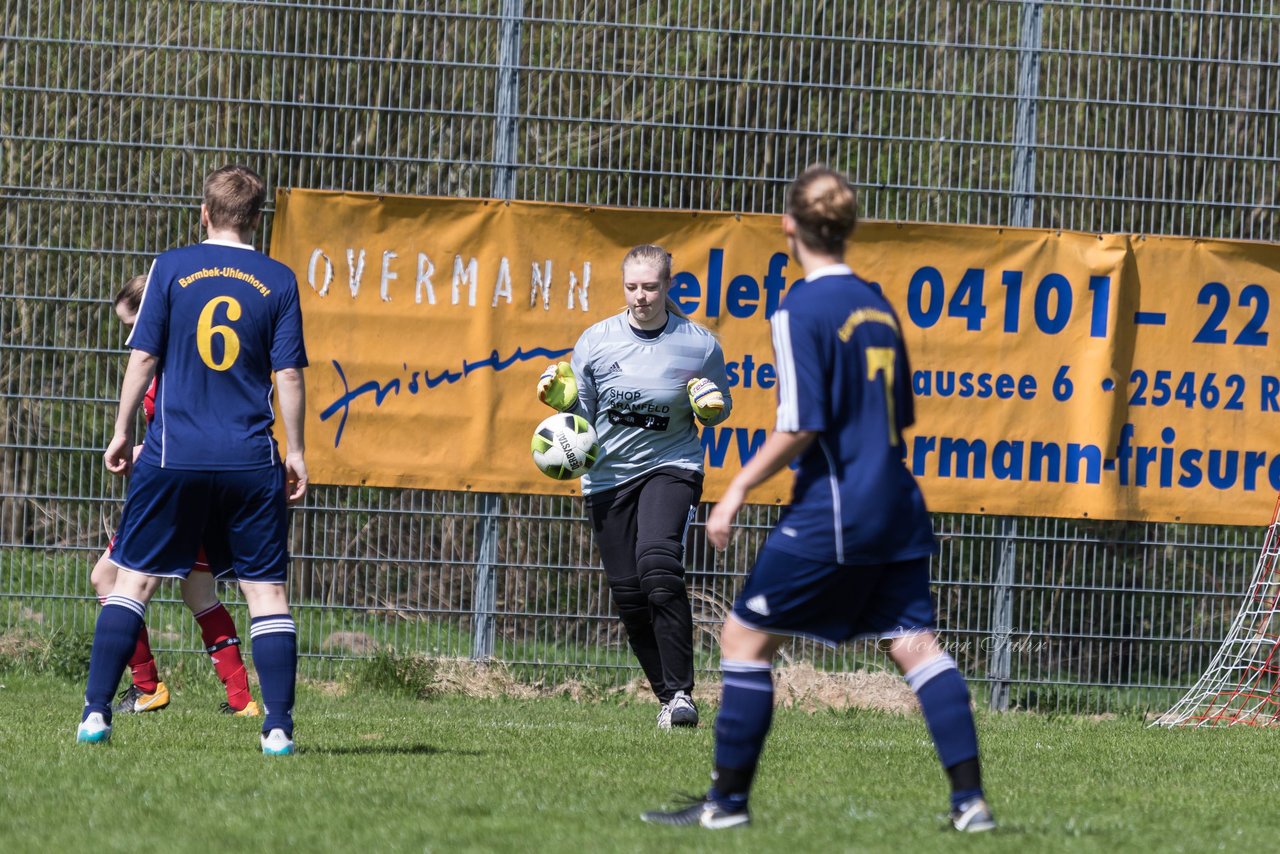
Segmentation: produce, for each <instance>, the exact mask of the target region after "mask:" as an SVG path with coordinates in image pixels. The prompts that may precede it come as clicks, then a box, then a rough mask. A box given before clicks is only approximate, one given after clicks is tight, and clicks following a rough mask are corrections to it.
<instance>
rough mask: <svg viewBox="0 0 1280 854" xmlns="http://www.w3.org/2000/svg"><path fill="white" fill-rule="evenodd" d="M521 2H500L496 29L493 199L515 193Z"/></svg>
mask: <svg viewBox="0 0 1280 854" xmlns="http://www.w3.org/2000/svg"><path fill="white" fill-rule="evenodd" d="M523 12H524V0H502V23H501V25H500V26H499V28H498V105H497V121H496V123H495V124H494V129H493V160H494V163H495V164H497V165H496V167H495V168H494V172H493V197H494V198H495V199H510V198H512V197H513V196H514V195H515V192H516V160H517V154H518V151H517V149H518V147H519V146H518V144H517V136H516V130H517V121H516V103H517V101H518V100H519V95H520V74H519V71H518V68H519V65H520V18H521V15H522V14H523Z"/></svg>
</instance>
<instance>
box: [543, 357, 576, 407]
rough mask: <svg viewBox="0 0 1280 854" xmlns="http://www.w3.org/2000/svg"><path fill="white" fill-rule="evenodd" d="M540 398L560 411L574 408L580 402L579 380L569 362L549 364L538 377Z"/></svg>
mask: <svg viewBox="0 0 1280 854" xmlns="http://www.w3.org/2000/svg"><path fill="white" fill-rule="evenodd" d="M538 400H540V401H542V402H543V403H545V404H546V405H547V406H550V407H551V408H552V409H554V410H557V411H558V412H565V411H566V410H569V409H572V408H573V405H574V404H575V403H577V402H578V381H577V380H576V379H574V378H573V368H571V367H569V363H568V362H557V363H556V364H554V365H547V369H546V370H545V371H543V372H542V376H540V377H538Z"/></svg>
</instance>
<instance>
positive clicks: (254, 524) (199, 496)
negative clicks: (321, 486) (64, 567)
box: [111, 463, 289, 584]
mask: <svg viewBox="0 0 1280 854" xmlns="http://www.w3.org/2000/svg"><path fill="white" fill-rule="evenodd" d="M201 545H203V546H204V550H205V554H206V555H207V556H208V561H209V568H210V569H211V570H212V571H213V573H214V574H215V575H227V574H228V573H231V574H234V575H235V577H236V578H238V579H240V580H241V581H253V582H270V583H281V584H282V583H284V581H285V579H286V577H287V572H288V567H289V508H288V503H287V500H286V495H285V472H284V466H274V467H272V468H265V469H252V470H250V471H224V472H214V471H190V470H185V469H162V468H159V467H157V466H152V465H147V464H145V463H140V464H138V465H135V466H134V467H133V475H132V476H131V477H130V478H129V491H128V494H127V496H126V497H125V502H124V513H122V514H121V517H120V530H118V531H117V532H116V538H115V545H114V547H112V549H111V560H112V562H113V563H115V564H116V565H117V566H119V567H121V568H122V569H128V570H132V571H134V572H141V573H143V574H145V575H158V576H163V577H166V578H186V577H187V574H188V573H189V572H190V571H191V567H192V565H193V564H195V563H196V556H197V555H198V554H199V552H200V547H201Z"/></svg>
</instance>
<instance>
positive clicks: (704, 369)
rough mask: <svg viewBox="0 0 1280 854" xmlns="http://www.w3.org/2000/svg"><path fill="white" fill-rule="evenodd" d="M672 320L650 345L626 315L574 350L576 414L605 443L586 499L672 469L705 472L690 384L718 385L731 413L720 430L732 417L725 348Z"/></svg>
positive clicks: (586, 479) (587, 480)
mask: <svg viewBox="0 0 1280 854" xmlns="http://www.w3.org/2000/svg"><path fill="white" fill-rule="evenodd" d="M668 318H669V319H668V320H667V326H666V328H665V329H664V330H663V331H662V334H661V335H659V336H658V337H657V338H654V339H651V340H650V339H646V338H642V337H640V335H638V334H636V332H635V330H633V329H632V327H631V323H630V322H629V321H628V320H627V312H626V311H623V312H622V313H620V314H616V315H614V316H613V317H610V318H608V319H607V320H602V321H600V322H599V323H597V324H595V325H594V326H591V327H590V328H588V329H587V331H586V332H583V333H582V337H580V338H579V339H578V343H577V345H575V346H574V348H573V375H574V377H576V378H577V380H578V404H577V406H576V407H575V410H574V411H576V412H578V413H579V414H581V415H582V416H584V417H585V418H586V419H587V420H588V421H590V422H591V424H592V425H593V426H594V427H595V428H596V436H597V437H598V438H599V440H600V456H599V457H598V458H597V459H596V463H595V465H593V466H592V467H591V470H590V471H588V472H587V473H586V474H585V475H583V477H582V493H583V494H584V495H590V494H591V493H593V492H601V491H603V490H606V489H613V488H614V487H616V486H621V485H622V484H624V483H626V482H627V481H629V480H631V479H632V478H636V477H639V476H640V475H643V474H647V473H648V472H651V471H653V470H654V469H657V468H662V467H664V466H674V467H676V468H682V469H688V470H690V471H702V440H701V438H700V437H699V431H698V421H697V419H696V417H695V416H694V414H693V407H692V406H691V405H690V403H689V392H688V389H687V386H688V383H689V380H691V379H697V378H701V377H705V378H706V379H709V380H711V381H712V382H713V383H715V384H716V385H717V386H718V387H719V388H720V391H721V392H722V393H723V394H724V410H723V411H722V412H721V413H720V415H719V417H718V418H717V419H716V421H715V422H714V423H717V424H718V423H720V422H721V421H723V420H724V419H726V418H728V417H729V410H730V409H732V407H733V402H732V400H730V398H729V381H728V378H727V377H726V376H725V373H724V352H723V351H722V350H721V349H720V342H719V341H717V340H716V338H715V336H714V335H712V334H711V333H710V332H708V331H707V330H706V329H704V328H702V327H701V326H699V325H698V324H696V323H692V322H690V321H688V320H685V319H684V318H682V317H676V316H675V315H674V314H670V315H668Z"/></svg>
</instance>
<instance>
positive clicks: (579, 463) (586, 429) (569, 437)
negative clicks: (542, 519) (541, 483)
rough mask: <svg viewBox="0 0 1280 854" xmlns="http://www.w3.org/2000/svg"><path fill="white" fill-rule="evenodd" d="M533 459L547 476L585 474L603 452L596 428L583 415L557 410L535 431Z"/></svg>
mask: <svg viewBox="0 0 1280 854" xmlns="http://www.w3.org/2000/svg"><path fill="white" fill-rule="evenodd" d="M531 449H532V451H533V462H534V464H535V465H537V467H538V468H539V469H540V470H541V471H542V473H543V474H545V475H546V476H547V477H553V478H555V479H556V480H569V479H571V478H575V477H582V475H583V474H585V473H586V471H587V469H589V468H591V464H592V463H594V462H595V461H596V457H597V456H599V455H600V445H599V443H598V442H597V441H596V431H595V428H594V427H592V426H591V425H590V424H589V423H588V422H587V419H585V418H583V417H582V416H581V415H572V414H568V413H563V412H562V413H557V414H555V415H552V416H551V417H549V418H547V419H545V420H544V421H543V422H542V423H541V424H539V425H538V428H537V429H536V430H534V431H533V442H532V444H531Z"/></svg>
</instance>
